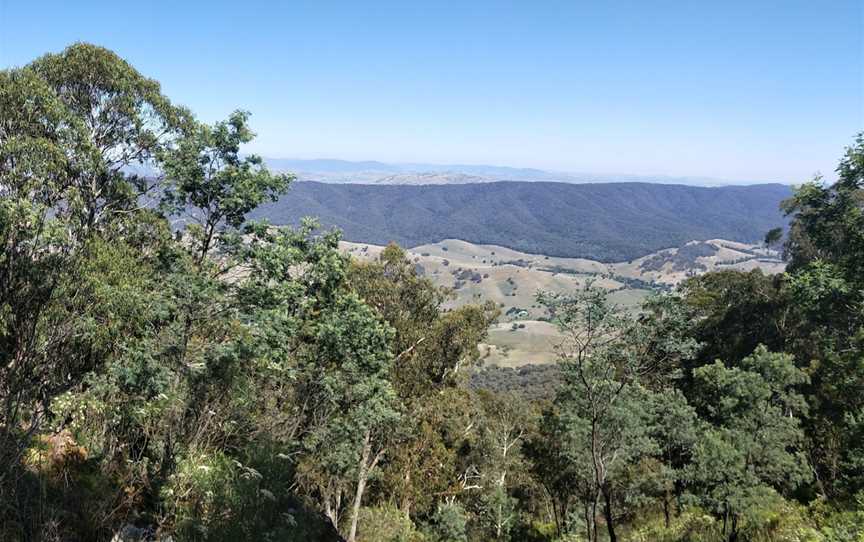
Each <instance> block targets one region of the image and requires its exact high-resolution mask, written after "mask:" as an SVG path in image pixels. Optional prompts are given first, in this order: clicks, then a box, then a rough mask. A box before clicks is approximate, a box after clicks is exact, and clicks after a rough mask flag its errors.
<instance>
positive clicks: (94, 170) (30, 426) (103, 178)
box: [0, 44, 187, 490]
mask: <svg viewBox="0 0 864 542" xmlns="http://www.w3.org/2000/svg"><path fill="white" fill-rule="evenodd" d="M0 102H2V103H0V105H2V111H3V115H2V117H3V118H2V121H0V186H2V189H0V190H2V196H3V198H2V201H0V236H2V238H3V252H2V255H0V307H2V308H0V314H2V316H0V327H2V331H0V349H2V353H0V367H2V369H0V382H2V384H0V401H2V403H3V407H2V414H0V441H2V442H0V453H2V461H0V462H2V464H3V465H4V466H14V465H18V463H19V459H20V454H21V452H22V450H23V449H24V447H25V446H27V444H28V443H29V441H30V438H31V437H32V436H33V435H34V434H35V433H36V432H37V431H38V430H39V429H40V428H41V427H42V424H43V423H44V422H45V420H46V418H47V417H48V414H49V413H50V404H51V401H52V399H53V398H54V397H56V396H57V395H58V394H59V393H62V392H63V391H66V390H68V389H71V388H73V387H75V386H76V385H78V384H80V383H81V379H82V377H83V376H84V375H85V374H86V373H87V372H88V371H90V370H92V369H95V368H97V367H98V365H99V364H100V363H102V362H103V361H104V360H103V359H102V358H100V357H99V356H96V355H93V352H92V351H91V349H90V348H89V346H88V345H87V344H86V338H87V336H86V335H79V334H77V331H78V330H77V329H76V328H77V326H78V325H79V324H80V323H81V322H82V321H83V322H86V321H87V319H88V315H87V314H86V308H85V307H88V304H87V302H86V300H87V299H88V298H90V299H91V300H92V295H93V292H92V291H91V292H88V291H85V290H83V289H81V288H78V285H79V283H80V282H81V281H80V280H79V277H77V276H76V275H75V273H76V269H78V268H80V266H86V263H85V262H86V260H87V258H88V257H90V250H91V247H90V244H91V243H95V244H97V245H98V244H99V242H100V240H99V238H100V237H104V238H117V237H118V235H119V234H120V232H126V233H127V234H128V235H129V239H130V240H131V239H132V238H133V237H134V236H135V235H136V228H138V226H140V225H141V224H143V223H144V222H150V219H149V218H145V219H143V220H141V218H142V217H144V216H146V215H147V214H148V213H147V211H146V210H145V209H143V208H141V206H140V205H139V197H140V196H142V195H143V194H144V193H145V192H146V191H147V190H148V189H149V188H148V187H150V186H152V183H151V182H150V181H148V180H146V179H144V178H142V177H139V176H136V175H132V174H130V173H129V172H128V167H129V166H131V165H133V164H140V163H143V162H146V161H147V160H149V159H151V158H153V156H154V153H155V152H156V150H157V149H159V148H161V147H163V146H165V145H169V144H170V143H171V141H172V139H173V138H175V137H177V136H179V135H181V134H182V128H183V126H184V123H185V120H186V118H187V113H186V112H185V110H183V109H181V108H177V107H175V106H173V105H172V104H171V103H170V102H169V101H168V100H167V98H165V97H164V96H163V95H162V94H161V93H160V92H159V86H158V84H156V83H155V82H153V81H151V80H148V79H146V78H144V77H143V76H141V75H140V74H139V73H138V72H137V71H135V70H134V69H133V68H132V67H131V66H129V65H128V64H126V63H125V62H124V61H123V60H122V59H120V58H119V57H117V56H116V55H114V54H113V53H111V52H110V51H107V50H105V49H102V48H99V47H95V46H92V45H87V44H76V45H73V46H71V47H69V48H67V49H66V50H65V51H63V53H61V54H59V55H46V56H44V57H41V58H39V59H37V60H36V61H34V62H33V63H31V64H30V65H28V66H26V67H24V68H21V69H12V70H5V71H3V72H2V73H0ZM151 223H152V222H151ZM135 224H137V226H136V225H135ZM138 231H140V230H138ZM118 242H123V241H118ZM69 300H74V301H75V303H69V302H68V301H69ZM82 310H83V311H85V312H81V311H82ZM22 420H26V429H25V430H24V431H23V432H19V429H20V428H21V427H22ZM0 478H2V479H0V486H4V485H5V482H6V481H7V479H6V476H5V475H0ZM0 490H2V488H0Z"/></svg>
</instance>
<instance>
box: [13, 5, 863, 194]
mask: <svg viewBox="0 0 864 542" xmlns="http://www.w3.org/2000/svg"><path fill="white" fill-rule="evenodd" d="M862 9H864V8H862V3H860V2H856V1H840V2H832V3H830V4H829V5H824V4H823V5H817V4H812V3H808V2H776V3H774V2H760V3H759V4H758V5H753V4H752V3H749V2H731V3H724V4H722V5H708V4H701V5H689V4H688V5H683V4H676V3H661V4H653V5H650V6H649V5H646V4H642V3H625V2H620V3H619V2H616V3H613V4H604V5H602V6H601V5H579V4H574V3H571V2H552V3H544V4H543V5H542V6H538V5H528V4H524V5H522V4H510V3H498V2H476V3H472V4H470V5H460V4H448V3H444V4H435V5H434V6H433V5H430V6H419V5H416V4H403V3H376V4H374V5H359V4H352V3H343V4H338V5H331V6H330V7H329V8H325V7H323V6H321V5H320V4H318V3H302V2H301V3H293V4H291V5H282V4H280V3H276V2H259V3H256V4H254V5H251V4H250V5H249V6H247V7H245V8H244V9H242V10H238V9H236V8H235V7H233V6H232V5H231V4H230V3H224V4H222V3H216V4H214V3H207V4H203V3H198V2H188V3H183V4H182V5H177V4H171V3H168V2H150V3H147V4H146V5H137V4H136V5H122V4H117V3H113V2H103V1H99V2H97V1H94V2H87V3H75V4H74V5H73V4H67V3H63V2H44V3H39V5H35V4H30V5H27V4H26V3H23V2H12V1H9V0H0V25H2V28H3V29H4V30H3V32H0V68H5V67H10V66H20V65H23V64H26V63H27V62H29V61H31V60H32V59H34V58H36V57H38V56H40V55H42V54H44V53H46V52H57V51H59V50H61V49H63V48H64V47H65V46H67V45H69V44H70V43H73V42H76V41H85V42H91V43H95V44H98V45H102V46H105V47H108V48H110V49H112V50H114V51H116V52H117V53H118V54H120V55H121V56H122V57H124V58H125V59H127V60H128V61H129V62H130V63H131V64H132V65H133V66H135V67H136V68H138V69H139V70H140V71H141V72H142V73H143V74H145V75H146V76H148V77H152V78H154V79H157V80H159V81H160V82H161V83H162V86H163V89H164V91H165V93H166V94H167V95H169V96H171V97H172V98H173V99H174V100H175V101H176V102H178V103H181V104H183V105H186V106H188V107H190V108H191V109H192V110H193V111H194V112H195V113H196V114H197V115H198V116H199V117H200V118H202V119H203V120H205V121H210V122H212V121H216V120H220V119H223V118H225V117H226V116H227V115H228V114H229V113H230V112H231V111H232V110H234V109H237V108H240V109H246V110H249V111H251V112H252V127H253V129H254V130H255V131H256V132H257V133H258V135H259V137H258V138H257V139H256V140H255V142H254V143H253V144H251V145H249V147H248V148H247V149H246V150H247V151H248V152H255V153H258V154H261V155H263V156H268V157H274V158H299V159H311V158H320V157H333V158H335V159H341V160H349V161H357V160H377V161H382V162H388V163H432V164H501V165H505V166H508V167H516V168H536V169H542V170H546V171H555V172H578V173H585V174H592V175H603V176H609V175H634V176H666V177H673V178H680V177H705V178H711V179H719V180H724V181H730V182H736V181H737V182H741V181H744V182H752V181H763V180H764V181H769V182H775V181H776V182H785V183H800V182H802V181H805V180H808V179H810V178H811V177H812V176H813V175H814V174H816V173H817V172H821V173H822V174H823V175H825V177H826V178H827V179H829V180H831V179H833V178H834V173H833V172H834V168H835V166H836V164H837V158H838V156H839V155H840V154H841V153H842V150H843V148H844V147H845V146H847V145H849V144H851V143H852V141H853V137H854V135H855V133H856V132H858V131H860V130H861V129H862V128H864V90H862V89H864V83H862V77H864V68H862V64H864V61H862V57H864V52H862V19H864V12H862ZM166 13H170V14H171V16H170V17H165V16H164V15H165V14H166Z"/></svg>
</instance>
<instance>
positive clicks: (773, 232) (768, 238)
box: [764, 228, 783, 249]
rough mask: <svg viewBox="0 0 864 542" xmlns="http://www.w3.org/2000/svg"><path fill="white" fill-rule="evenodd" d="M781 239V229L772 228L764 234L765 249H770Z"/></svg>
mask: <svg viewBox="0 0 864 542" xmlns="http://www.w3.org/2000/svg"><path fill="white" fill-rule="evenodd" d="M782 239H783V228H772V229H770V230H768V233H766V234H765V239H764V243H765V248H768V249H770V248H771V247H773V246H775V245H776V244H777V243H779V242H780V241H781V240H782Z"/></svg>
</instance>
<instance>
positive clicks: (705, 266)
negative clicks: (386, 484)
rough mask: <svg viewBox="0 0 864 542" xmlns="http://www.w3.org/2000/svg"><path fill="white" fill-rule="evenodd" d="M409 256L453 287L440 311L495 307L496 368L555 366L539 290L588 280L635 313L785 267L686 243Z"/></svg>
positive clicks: (435, 250) (751, 250)
mask: <svg viewBox="0 0 864 542" xmlns="http://www.w3.org/2000/svg"><path fill="white" fill-rule="evenodd" d="M340 247H341V249H342V250H343V251H344V252H346V253H348V254H350V255H351V256H352V257H354V258H358V259H360V260H366V261H369V260H374V259H376V258H377V257H378V255H379V254H380V253H381V250H383V248H384V247H383V246H382V245H374V244H368V243H354V242H348V241H343V242H341V243H340ZM407 253H408V257H409V258H410V259H411V261H413V262H414V265H415V269H416V270H417V271H418V273H421V274H423V275H424V276H427V277H429V278H430V279H432V281H433V282H434V283H435V284H436V285H438V286H443V287H447V288H453V290H454V292H455V298H454V299H452V300H450V301H449V302H448V303H447V304H446V305H445V309H446V308H454V307H458V306H462V305H466V304H469V303H478V302H485V301H491V302H493V303H495V304H496V305H497V306H498V308H499V310H500V311H501V314H500V316H499V318H498V321H497V322H496V323H495V324H493V325H492V326H491V327H490V329H489V336H488V338H487V341H486V342H485V343H484V344H483V345H481V348H482V351H483V353H484V356H485V364H486V365H489V366H499V367H519V366H522V365H532V364H545V363H551V362H553V361H554V359H555V353H554V351H553V347H554V345H555V344H556V341H557V340H558V338H559V334H558V331H557V330H556V328H555V326H554V325H552V324H551V323H549V322H548V321H546V320H547V318H548V315H547V314H546V312H545V310H544V309H543V308H542V307H540V306H539V305H538V304H537V302H536V300H535V297H536V294H537V292H538V291H539V290H545V291H551V292H566V291H572V290H573V289H574V288H579V287H582V286H584V285H585V284H586V283H587V282H588V281H591V282H592V283H593V284H594V285H595V286H598V287H601V288H605V289H607V290H609V291H610V296H609V299H610V301H611V302H612V303H614V304H616V305H619V306H621V307H624V308H627V309H630V310H636V308H637V307H638V305H639V303H640V302H641V301H642V300H643V299H644V298H645V296H647V295H649V294H650V293H651V292H652V291H655V290H666V289H670V288H672V287H674V286H675V285H677V284H679V283H680V282H681V281H683V280H685V279H686V278H687V277H690V276H695V275H697V274H700V273H704V272H707V271H715V270H723V269H735V270H739V271H749V270H752V269H761V270H762V271H763V272H765V273H779V272H782V271H783V269H784V264H783V262H782V261H781V260H780V259H779V257H778V256H779V255H778V254H777V252H776V251H774V250H770V249H766V248H765V247H763V246H760V245H755V244H747V243H739V242H734V241H727V240H723V239H712V240H708V241H691V242H689V243H686V244H684V245H682V246H681V247H677V248H669V249H663V250H660V251H657V252H652V253H650V254H647V255H645V256H642V257H640V258H636V259H634V260H631V261H626V262H617V263H602V262H599V261H595V260H589V259H584V258H561V257H554V256H545V255H538V254H529V253H526V252H521V251H518V250H513V249H510V248H505V247H502V246H497V245H480V244H475V243H469V242H467V241H462V240H458V239H446V240H444V241H440V242H438V243H430V244H424V245H419V246H416V247H413V248H410V249H408V250H407Z"/></svg>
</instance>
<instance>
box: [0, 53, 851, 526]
mask: <svg viewBox="0 0 864 542" xmlns="http://www.w3.org/2000/svg"><path fill="white" fill-rule="evenodd" d="M253 137H254V134H253V132H252V131H251V127H250V117H249V115H248V114H247V113H245V112H242V111H238V112H236V113H234V114H232V115H231V116H230V117H229V118H228V119H226V120H225V121H223V122H218V123H215V124H212V125H209V124H204V123H202V122H200V121H198V120H196V118H195V117H194V116H193V115H192V114H191V113H190V111H189V110H188V109H186V108H184V107H182V106H179V105H177V104H175V103H173V102H172V101H171V100H170V99H169V98H168V97H167V96H165V95H164V94H163V93H162V91H161V88H160V86H159V84H158V83H157V82H156V81H153V80H151V79H148V78H146V77H145V76H143V75H142V74H140V73H139V72H138V71H136V69H135V68H134V67H132V66H131V65H129V64H128V63H126V62H125V61H124V60H123V59H121V58H119V57H118V56H117V55H115V54H114V53H112V52H111V51H109V50H106V49H103V48H100V47H97V46H93V45H89V44H81V43H79V44H74V45H72V46H70V47H69V48H67V49H65V50H64V51H62V52H60V53H57V54H47V55H45V56H42V57H40V58H37V59H35V60H33V61H32V62H31V63H30V64H28V65H26V66H23V67H21V68H14V69H8V70H4V71H0V242H2V251H0V540H9V541H16V542H17V541H22V542H23V541H40V542H41V541H45V542H52V541H82V542H83V541H100V540H105V541H116V542H120V541H133V540H137V541H157V540H158V541H162V542H167V541H169V540H173V541H236V540H273V541H277V540H278V541H292V540H296V541H307V540H322V541H326V540H333V541H337V540H347V541H349V542H355V541H366V542H373V541H375V542H381V541H417V542H439V541H440V542H445V541H448V542H449V541H469V540H470V541H481V540H482V541H486V540H513V541H537V542H540V541H548V542H551V541H560V542H575V541H590V542H598V541H609V542H617V541H633V542H636V541H639V542H642V541H645V542H647V541H666V542H685V541H701V542H714V541H717V542H719V541H728V542H735V541H776V542H780V541H802V542H805V541H808V542H809V541H814V542H817V541H818V542H841V541H856V540H858V541H860V540H862V539H864V135H862V136H859V137H858V138H857V139H856V140H855V141H854V142H852V144H851V146H850V147H849V148H848V149H847V150H846V151H845V154H844V155H843V157H842V158H841V160H840V162H839V166H838V170H837V171H838V179H839V180H838V181H837V182H836V183H834V184H833V185H830V186H829V185H826V184H824V183H822V182H821V181H820V180H819V179H816V180H814V181H812V182H808V183H805V184H803V185H802V186H800V187H799V188H797V189H796V190H795V192H794V193H793V194H792V196H791V197H790V198H789V199H787V200H786V201H784V203H783V207H782V210H783V212H784V213H785V214H786V216H787V218H788V221H789V222H788V223H789V229H788V230H787V231H786V232H785V234H784V236H783V239H782V252H783V254H784V257H785V261H786V267H785V271H784V272H782V273H776V274H768V273H763V272H762V271H761V270H760V269H753V270H749V271H741V270H736V269H714V270H713V271H710V272H706V273H703V274H700V275H698V276H692V277H684V278H683V280H680V281H676V282H675V286H674V287H672V285H670V286H669V287H668V288H663V289H660V291H657V292H654V293H653V294H652V295H646V296H645V297H644V299H642V300H641V302H640V304H639V307H638V310H626V309H623V308H622V307H621V306H620V304H616V303H614V302H613V300H612V299H611V297H612V296H614V295H615V293H614V292H613V290H614V288H610V286H614V284H613V283H614V282H620V281H618V279H617V278H615V276H611V277H609V276H607V277H605V278H603V277H600V279H602V280H605V281H607V282H602V281H601V280H599V279H598V281H597V282H596V283H595V282H592V281H591V280H578V281H575V280H574V282H573V284H572V287H569V288H558V289H545V290H544V289H543V288H542V287H541V291H540V292H539V294H536V295H535V294H534V293H533V292H532V294H531V295H532V296H533V297H532V303H533V305H535V310H542V311H543V313H544V314H546V315H547V322H545V323H546V324H548V325H549V326H554V328H555V329H556V333H557V336H558V337H559V339H558V340H557V344H556V345H555V355H556V357H557V363H556V364H555V365H549V366H547V368H545V369H542V368H541V369H537V368H535V369H528V370H526V369H519V370H518V372H521V373H523V374H522V376H523V377H524V378H523V380H522V382H524V383H529V384H531V387H530V389H527V388H523V387H520V386H512V385H510V384H509V382H511V381H512V380H509V379H508V377H506V376H503V375H504V374H505V373H507V372H508V371H509V372H517V370H513V369H500V370H499V371H500V372H492V373H488V374H486V373H485V372H484V373H478V369H479V368H480V366H481V365H482V362H483V355H484V354H483V352H482V348H481V345H482V344H483V343H484V342H485V341H486V340H487V337H488V335H489V334H490V332H489V328H490V325H492V323H493V322H494V321H495V320H496V319H498V318H500V317H501V307H500V306H499V305H498V304H496V303H495V302H484V301H483V300H480V301H479V302H477V303H470V302H467V303H461V304H458V305H453V304H452V297H453V292H452V287H445V286H442V285H440V284H437V283H436V282H434V281H433V280H432V279H430V278H429V275H428V273H420V272H419V269H418V267H417V264H418V263H419V262H415V261H414V258H415V257H414V256H412V253H411V252H406V251H405V250H403V249H401V248H399V247H398V246H396V245H389V246H387V247H386V248H383V249H381V250H380V251H379V252H378V253H377V254H376V255H375V257H368V258H356V257H352V256H351V253H350V252H346V250H345V246H344V245H343V246H341V247H340V234H339V232H338V231H336V230H328V229H321V228H319V227H318V226H317V225H316V223H315V222H314V221H312V220H304V221H303V222H302V223H300V225H297V226H293V227H292V226H280V227H275V226H273V225H270V224H268V223H266V222H259V221H254V220H249V215H250V214H251V213H253V211H254V210H255V209H256V208H259V207H260V206H261V205H262V204H264V203H265V202H273V201H276V200H278V199H279V198H280V197H281V198H282V201H285V199H286V198H288V199H290V198H291V194H292V191H291V189H292V186H291V185H292V182H293V179H292V177H291V176H290V175H287V174H275V173H273V172H270V171H268V169H267V168H266V167H265V166H264V164H263V161H262V160H261V159H260V158H258V157H256V156H249V155H244V154H241V152H240V150H241V146H242V145H243V144H245V143H247V142H249V141H250V140H251V139H252V138H253ZM141 164H146V165H147V166H148V168H151V169H150V170H151V171H155V172H157V174H156V175H147V176H139V175H136V174H135V173H134V171H136V167H137V166H139V165H141ZM774 226H775V225H773V224H772V226H771V227H772V228H773V227H774ZM767 231H768V228H766V233H767ZM687 240H689V239H685V240H684V241H685V242H686V241H687ZM766 241H770V242H769V243H768V244H769V245H772V246H775V247H777V248H780V243H781V240H780V239H777V236H776V234H772V235H769V236H768V238H767V239H766ZM678 246H680V245H678ZM447 248H448V250H447V251H446V252H448V253H449V251H450V247H449V246H448V247H447ZM715 248H716V247H715ZM733 248H734V247H733ZM738 248H739V249H741V250H744V249H745V248H746V247H738ZM415 250H416V249H415ZM421 250H425V249H421ZM441 250H442V252H445V251H443V247H442V248H441ZM681 250H682V249H679V250H678V251H676V252H675V253H666V254H662V255H659V257H658V258H655V256H656V255H655V256H651V257H650V258H648V259H646V260H644V261H643V262H642V263H645V262H647V263H645V267H644V268H642V269H643V270H644V271H646V272H658V271H657V270H664V269H673V270H674V268H675V266H676V265H678V266H679V267H680V265H681V264H680V262H681V261H698V258H701V257H705V256H702V255H704V254H707V253H708V252H710V251H711V249H710V248H706V247H705V246H702V245H698V246H692V247H690V248H688V249H684V254H683V255H681V252H680V251H681ZM748 250H750V249H748ZM428 251H429V253H430V257H431V251H432V249H431V248H430V249H428ZM490 251H491V249H490ZM454 252H455V250H454ZM490 256H491V255H490ZM679 256H680V257H679ZM442 257H443V255H442ZM541 258H542V257H541ZM508 259H509V258H508ZM515 259H517V260H518V258H515ZM523 259H525V258H524V257H523ZM454 261H456V258H455V257H454ZM559 263H560V262H559ZM642 263H640V264H638V265H639V266H640V267H641V265H642ZM441 265H442V266H443V267H447V266H450V265H453V263H448V264H447V265H446V266H445V265H444V264H443V262H441ZM506 265H511V266H513V267H514V271H515V270H517V269H518V270H522V269H525V268H523V267H521V265H516V264H506ZM463 267H464V266H463ZM721 267H722V266H721ZM463 271H468V270H466V269H463ZM553 272H558V273H559V274H566V273H561V272H560V270H559V271H550V272H549V273H550V274H551V273H553ZM474 273H475V271H468V272H467V273H466V274H465V276H464V278H454V280H464V281H465V284H466V285H467V284H468V283H469V282H471V281H472V279H473V278H474V277H473V274H474ZM481 278H482V275H481ZM556 278H558V277H556ZM514 280H516V279H514ZM504 282H505V283H506V282H507V281H506V279H505V280H504ZM481 284H482V282H481ZM508 284H509V283H508ZM622 284H623V283H622ZM453 286H455V283H454V285H453ZM496 287H498V286H496ZM522 288H523V286H520V285H519V284H518V281H517V284H516V285H515V286H514V285H512V284H509V285H507V286H505V285H503V284H502V285H501V286H500V288H499V289H501V293H502V295H506V294H507V293H510V294H512V293H513V290H514V289H516V290H517V291H521V290H522ZM460 289H461V288H460ZM457 291H458V290H457ZM520 295H521V294H520ZM510 297H513V296H512V295H511V296H510ZM520 303H522V304H525V302H522V301H520ZM537 307H540V309H537ZM517 328H518V322H517Z"/></svg>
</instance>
